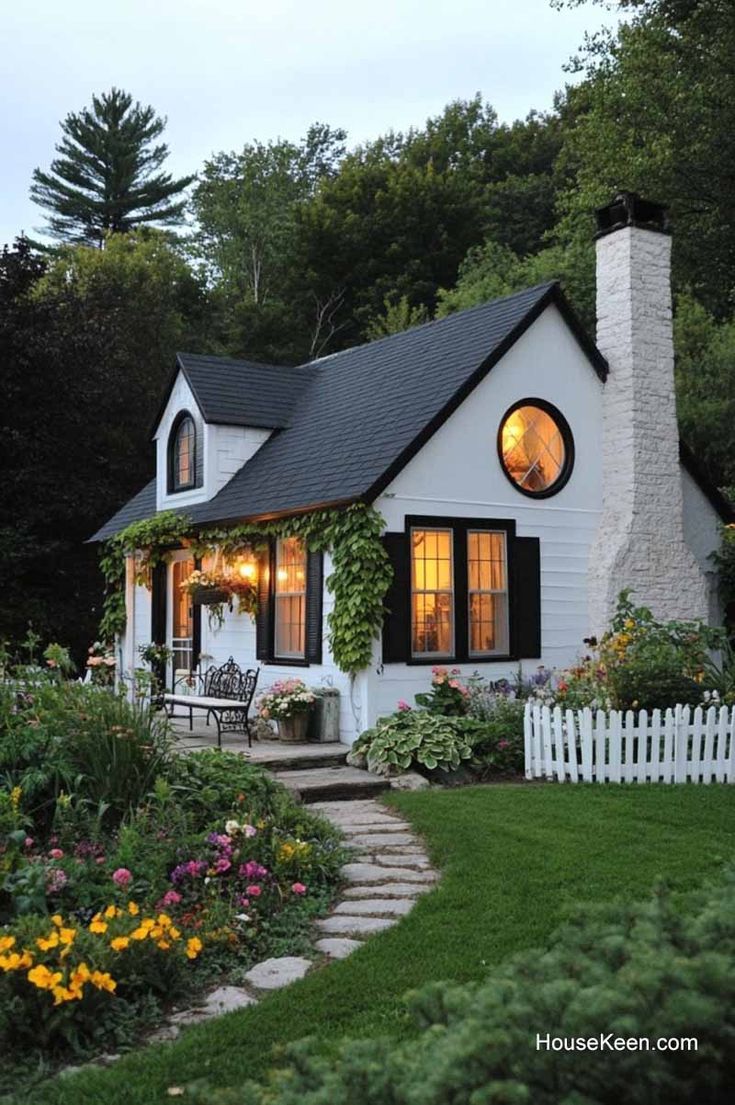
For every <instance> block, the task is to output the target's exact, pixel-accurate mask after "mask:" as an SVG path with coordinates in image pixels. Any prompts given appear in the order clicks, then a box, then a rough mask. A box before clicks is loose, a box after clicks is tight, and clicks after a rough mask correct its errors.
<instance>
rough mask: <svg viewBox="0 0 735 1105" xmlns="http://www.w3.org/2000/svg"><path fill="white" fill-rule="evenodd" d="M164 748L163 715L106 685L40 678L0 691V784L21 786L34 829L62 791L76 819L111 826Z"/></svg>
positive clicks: (150, 778)
mask: <svg viewBox="0 0 735 1105" xmlns="http://www.w3.org/2000/svg"><path fill="white" fill-rule="evenodd" d="M170 751H171V737H170V730H169V726H168V722H167V721H166V719H165V718H163V717H159V716H152V715H151V713H150V711H149V710H148V709H147V708H146V707H145V706H144V705H142V704H139V703H137V704H131V703H129V702H128V701H127V700H126V699H125V698H124V697H123V696H122V695H120V694H115V693H114V692H113V691H111V690H107V689H104V688H100V687H93V686H84V685H82V684H79V683H63V682H58V681H56V680H47V679H41V680H39V681H38V682H37V683H35V684H33V685H30V686H28V685H26V687H25V688H24V689H23V690H21V691H18V690H17V689H15V688H12V687H10V686H7V685H6V686H4V687H3V690H2V692H1V693H0V786H3V787H5V788H7V789H8V790H10V789H12V788H13V787H16V786H17V787H20V788H21V790H22V792H23V796H24V808H25V809H26V811H27V812H28V813H29V814H30V815H31V817H32V818H33V822H34V827H35V828H36V829H37V830H38V831H40V832H43V831H47V830H48V829H49V828H50V826H51V824H52V821H53V817H54V814H55V810H56V804H57V799H58V798H59V796H60V795H62V794H63V795H65V796H66V798H67V799H69V800H70V801H71V802H72V804H73V805H74V806H75V807H76V808H77V810H78V812H79V815H80V816H82V817H83V818H89V819H93V820H96V821H99V823H100V824H101V825H104V826H105V827H111V826H114V825H116V824H118V823H119V822H120V821H121V820H122V819H123V818H124V817H125V816H126V815H127V814H129V813H130V812H131V811H132V810H134V809H135V808H136V806H137V805H138V804H139V803H140V802H141V801H142V800H143V799H144V798H145V797H146V795H147V794H149V793H150V791H151V789H152V787H153V784H154V782H155V779H156V777H157V776H158V775H159V774H160V773H161V772H162V771H163V770H164V768H165V765H166V763H167V761H168V759H169V756H170Z"/></svg>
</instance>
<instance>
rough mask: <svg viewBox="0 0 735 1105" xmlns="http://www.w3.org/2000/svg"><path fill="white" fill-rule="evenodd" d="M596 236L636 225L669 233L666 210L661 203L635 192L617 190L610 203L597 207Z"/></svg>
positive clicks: (599, 236)
mask: <svg viewBox="0 0 735 1105" xmlns="http://www.w3.org/2000/svg"><path fill="white" fill-rule="evenodd" d="M596 216H597V234H596V235H595V237H596V238H602V237H603V236H604V235H605V234H612V233H613V231H615V230H621V229H622V228H623V227H625V226H637V227H640V228H641V229H642V230H654V231H656V232H657V233H659V234H669V233H670V229H669V216H668V210H667V208H666V207H665V205H664V204H663V203H656V202H654V201H653V200H644V199H641V197H640V196H639V195H638V193H637V192H618V193H617V195H616V196H615V198H614V199H613V200H612V202H611V203H606V204H605V206H604V207H598V208H597V212H596Z"/></svg>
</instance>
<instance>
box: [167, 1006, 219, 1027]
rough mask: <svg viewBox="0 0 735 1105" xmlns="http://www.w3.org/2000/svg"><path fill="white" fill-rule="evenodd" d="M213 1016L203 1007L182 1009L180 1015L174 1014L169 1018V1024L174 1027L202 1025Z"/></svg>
mask: <svg viewBox="0 0 735 1105" xmlns="http://www.w3.org/2000/svg"><path fill="white" fill-rule="evenodd" d="M211 1016H212V1014H211V1013H208V1012H207V1011H206V1009H205V1008H204V1007H203V1006H200V1007H199V1008H197V1009H182V1010H181V1012H180V1013H174V1014H172V1016H170V1017H169V1024H172V1025H174V1026H179V1025H187V1024H201V1023H202V1021H208V1020H209V1019H210V1017H211Z"/></svg>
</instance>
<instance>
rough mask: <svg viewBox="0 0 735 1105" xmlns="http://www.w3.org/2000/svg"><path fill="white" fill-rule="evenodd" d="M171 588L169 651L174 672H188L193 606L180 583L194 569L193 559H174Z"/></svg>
mask: <svg viewBox="0 0 735 1105" xmlns="http://www.w3.org/2000/svg"><path fill="white" fill-rule="evenodd" d="M171 568H172V571H171V590H172V592H173V594H172V599H173V602H172V608H173V622H172V628H171V638H172V639H171V651H172V652H173V668H174V674H176V673H179V674H181V673H182V672H190V671H191V667H192V663H193V654H194V607H193V605H192V599H191V595H189V594H187V592H186V591H183V590H182V589H181V584H182V583H183V582H184V580H186V579H188V578H189V576H190V575H191V573H192V572H193V571H194V561H193V560H175V561H174V562H173V564H172V565H171Z"/></svg>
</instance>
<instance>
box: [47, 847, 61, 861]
mask: <svg viewBox="0 0 735 1105" xmlns="http://www.w3.org/2000/svg"><path fill="white" fill-rule="evenodd" d="M49 856H50V857H51V859H63V858H64V853H63V852H62V850H61V848H52V849H51V851H50V852H49Z"/></svg>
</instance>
